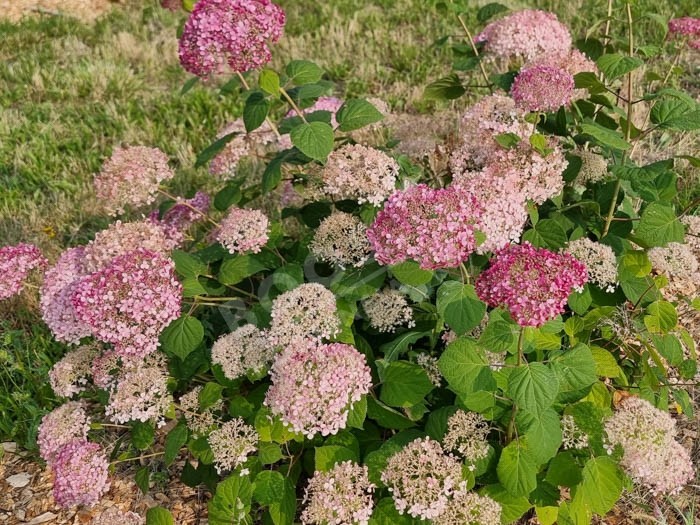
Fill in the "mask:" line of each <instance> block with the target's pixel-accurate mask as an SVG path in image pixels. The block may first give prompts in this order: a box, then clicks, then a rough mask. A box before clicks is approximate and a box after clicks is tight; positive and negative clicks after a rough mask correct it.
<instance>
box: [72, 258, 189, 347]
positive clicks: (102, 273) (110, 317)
mask: <svg viewBox="0 0 700 525" xmlns="http://www.w3.org/2000/svg"><path fill="white" fill-rule="evenodd" d="M181 295H182V286H181V285H180V283H179V282H178V281H177V279H176V278H175V264H174V263H173V262H172V261H171V260H170V259H169V258H167V257H165V256H164V255H162V254H159V253H156V252H152V251H149V250H145V249H143V248H140V249H138V250H135V251H132V252H128V253H126V254H124V255H120V256H118V257H116V258H114V259H113V260H112V261H111V262H110V263H109V265H108V266H106V267H105V268H103V269H102V270H99V271H97V272H95V273H92V274H90V275H88V276H87V277H84V278H83V279H81V280H80V282H79V283H78V284H77V286H76V288H75V291H74V293H73V297H72V302H73V308H75V313H76V316H77V318H78V319H79V320H80V321H81V322H83V323H85V324H86V325H88V326H90V328H91V330H92V333H93V335H94V336H95V337H96V338H97V339H99V340H100V341H103V342H105V343H112V344H113V345H114V349H115V350H116V351H117V353H119V354H121V355H126V356H130V355H131V356H145V355H147V354H149V353H151V352H153V351H154V350H155V349H156V348H157V347H158V346H159V344H160V343H159V341H158V336H159V335H160V333H161V332H162V331H163V329H164V328H165V327H166V326H168V325H169V324H170V322H171V321H173V320H174V319H177V317H178V316H179V315H180V303H181Z"/></svg>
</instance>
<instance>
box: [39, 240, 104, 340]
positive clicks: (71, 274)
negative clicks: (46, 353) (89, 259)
mask: <svg viewBox="0 0 700 525" xmlns="http://www.w3.org/2000/svg"><path fill="white" fill-rule="evenodd" d="M84 259H85V248H84V247H82V246H80V247H77V248H71V249H69V250H66V251H65V252H63V253H62V254H61V256H60V257H59V258H58V261H56V264H54V265H53V266H52V267H51V268H49V269H48V270H47V271H46V273H45V274H44V284H43V285H42V287H41V298H40V305H41V317H42V319H43V320H44V322H45V323H46V325H47V326H48V327H49V329H50V330H51V333H52V334H53V336H54V337H55V338H56V340H57V341H61V342H62V343H68V344H77V343H78V342H79V341H80V339H82V338H83V337H87V336H89V335H90V334H91V333H92V330H91V328H90V326H88V325H87V324H85V323H84V322H82V321H81V320H80V319H79V318H78V317H77V315H76V313H75V309H74V308H73V302H72V301H73V299H72V298H73V292H74V291H75V288H76V286H77V285H78V283H79V282H80V279H81V278H83V277H85V275H86V274H87V270H86V269H85V264H84Z"/></svg>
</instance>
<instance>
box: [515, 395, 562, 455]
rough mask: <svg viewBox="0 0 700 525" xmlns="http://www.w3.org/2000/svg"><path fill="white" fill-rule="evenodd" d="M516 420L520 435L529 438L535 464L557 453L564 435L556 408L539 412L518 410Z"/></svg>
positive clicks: (530, 450)
mask: <svg viewBox="0 0 700 525" xmlns="http://www.w3.org/2000/svg"><path fill="white" fill-rule="evenodd" d="M515 421H516V424H517V426H518V432H519V435H521V436H522V435H524V436H525V437H526V438H527V443H528V445H529V452H530V455H531V457H532V459H533V460H534V462H535V464H537V465H542V464H544V463H546V462H547V461H549V460H550V459H552V458H553V457H554V456H555V455H556V453H557V450H559V447H560V446H561V439H562V436H561V422H560V419H559V414H557V412H556V411H555V410H554V409H552V408H548V409H546V410H543V411H542V412H540V413H539V414H535V413H533V412H530V411H528V410H518V412H517V414H516V419H515Z"/></svg>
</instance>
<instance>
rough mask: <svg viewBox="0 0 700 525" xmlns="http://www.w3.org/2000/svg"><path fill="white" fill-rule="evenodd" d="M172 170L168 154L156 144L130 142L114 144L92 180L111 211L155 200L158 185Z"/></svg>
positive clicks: (173, 173) (116, 212)
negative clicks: (121, 145) (148, 146)
mask: <svg viewBox="0 0 700 525" xmlns="http://www.w3.org/2000/svg"><path fill="white" fill-rule="evenodd" d="M174 176H175V172H174V171H173V170H172V169H171V168H170V166H168V156H167V155H166V154H165V153H163V152H162V151H161V150H159V149H158V148H146V147H143V146H133V147H126V148H115V149H114V151H113V152H112V156H111V157H110V158H109V159H107V161H105V163H104V164H103V165H102V171H100V173H98V174H97V175H95V179H94V181H93V183H94V186H95V194H96V195H97V198H98V199H99V200H100V201H101V202H102V203H103V204H104V206H105V209H106V210H107V212H108V213H109V214H110V215H117V214H119V213H124V211H125V209H126V208H127V207H129V206H131V207H134V208H139V207H141V206H145V205H147V204H151V203H152V202H153V201H154V200H155V194H156V192H157V191H158V186H159V185H160V183H161V182H163V181H165V180H170V179H172V178H173V177H174Z"/></svg>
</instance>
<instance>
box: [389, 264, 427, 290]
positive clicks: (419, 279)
mask: <svg viewBox="0 0 700 525" xmlns="http://www.w3.org/2000/svg"><path fill="white" fill-rule="evenodd" d="M389 271H390V272H391V275H393V276H394V277H396V279H397V280H398V281H399V282H400V283H401V284H407V285H409V286H421V285H423V284H427V283H429V282H430V281H431V280H432V278H433V275H434V274H435V272H431V271H430V270H423V269H422V268H421V267H420V266H419V264H418V263H417V262H415V261H406V262H403V263H400V264H395V265H393V266H390V267H389Z"/></svg>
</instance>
